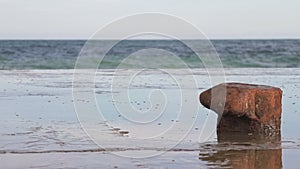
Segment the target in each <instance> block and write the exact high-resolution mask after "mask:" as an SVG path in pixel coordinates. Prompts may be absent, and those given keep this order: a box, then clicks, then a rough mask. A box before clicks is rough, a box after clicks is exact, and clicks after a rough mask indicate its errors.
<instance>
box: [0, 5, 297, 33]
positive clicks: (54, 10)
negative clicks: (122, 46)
mask: <svg viewBox="0 0 300 169" xmlns="http://www.w3.org/2000/svg"><path fill="white" fill-rule="evenodd" d="M299 7H300V1H299V0H0V21H1V26H0V38H1V39H28V38H30V39H44V38H47V39H49V38H50V39H78V38H80V39H86V38H88V37H90V36H91V35H92V34H93V33H94V32H95V31H97V30H98V29H99V28H101V27H102V26H104V25H105V24H107V23H109V22H111V21H112V20H115V19H118V18H120V17H123V16H126V15H131V14H135V13H140V12H162V13H168V14H172V15H175V16H179V17H181V18H184V19H186V20H187V21H189V22H191V23H192V24H194V25H196V26H197V27H198V28H199V29H201V30H202V31H203V32H204V33H205V34H206V35H207V36H208V37H209V38H219V39H224V38H300V10H299ZM121 29H122V28H120V30H121ZM173 29H174V28H173Z"/></svg>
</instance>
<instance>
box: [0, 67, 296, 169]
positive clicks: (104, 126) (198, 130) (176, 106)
mask: <svg viewBox="0 0 300 169" xmlns="http://www.w3.org/2000/svg"><path fill="white" fill-rule="evenodd" d="M85 71H87V70H82V72H81V75H80V76H82V77H85V73H86V72H85ZM121 71H122V72H123V73H125V74H126V72H127V74H131V72H130V70H121ZM169 72H171V73H172V75H173V76H176V77H178V78H179V79H182V80H184V79H185V78H186V77H190V76H192V74H193V75H195V76H194V77H195V80H196V88H189V87H190V86H188V85H184V86H181V87H180V89H181V90H180V91H181V92H191V93H194V94H195V95H199V94H200V93H201V92H202V91H204V90H205V89H207V88H209V87H211V85H212V84H211V83H210V77H209V76H208V75H207V73H206V71H205V70H204V69H193V70H192V74H187V73H186V71H182V70H180V69H174V70H170V71H169ZM114 77H116V73H115V70H112V69H104V70H99V71H98V72H97V73H96V76H95V77H94V80H95V83H94V88H93V91H94V95H93V96H94V99H95V100H86V99H81V98H80V97H73V92H74V88H73V85H72V78H73V70H1V71H0V78H1V80H0V86H1V89H0V100H1V101H0V166H1V167H0V168H178V169H179V168H230V167H237V166H241V167H242V166H244V165H247V166H249V167H248V168H251V166H253V167H254V168H260V166H263V165H261V164H262V163H272V162H273V163H274V164H275V166H276V165H277V166H278V168H281V166H280V165H282V167H283V168H297V165H298V158H299V156H300V130H299V120H300V110H299V108H300V69H297V68H280V69H275V68H234V69H225V80H226V82H243V83H254V84H264V85H272V86H276V87H280V88H281V89H282V90H283V100H282V101H283V111H282V130H281V141H278V142H267V143H259V142H255V141H254V142H253V141H252V142H250V141H249V142H247V143H240V142H224V143H218V141H217V135H216V131H215V126H216V123H217V116H216V115H215V113H214V112H212V111H210V110H208V109H205V108H204V107H203V106H201V105H200V103H199V100H197V99H198V98H190V99H193V100H195V99H196V100H197V102H198V103H199V105H198V106H199V111H198V112H197V114H196V115H195V116H194V115H191V116H190V115H189V114H188V115H187V116H182V117H181V116H180V117H181V118H178V115H177V114H176V113H175V112H176V111H178V110H180V107H181V104H180V102H185V101H186V102H188V100H178V98H180V93H178V91H179V90H178V89H179V88H178V86H177V85H176V83H175V81H174V79H172V78H170V76H169V75H168V74H166V73H163V72H159V71H154V70H148V71H143V72H142V73H141V74H140V75H139V76H137V77H136V78H135V79H134V80H132V81H133V82H132V85H131V87H130V96H131V98H130V101H129V102H126V100H120V99H119V100H118V99H114V97H115V98H118V89H120V88H122V84H116V85H115V86H114V87H115V89H116V90H112V84H113V82H112V80H113V79H114ZM125 78H126V76H125ZM82 83H84V82H82ZM83 85H84V84H83ZM118 85H119V86H118ZM76 87H77V88H80V86H76ZM125 87H126V86H125ZM82 89H84V88H82ZM152 90H162V91H164V92H165V93H166V95H165V96H167V101H168V103H169V104H165V105H161V104H160V103H162V102H163V101H160V99H161V97H157V98H154V101H156V102H155V104H153V103H152V104H151V103H150V102H149V98H147V97H145V96H148V94H149V92H151V91H152ZM78 92H82V95H83V96H84V94H85V92H86V91H85V90H78ZM93 101H95V102H96V103H97V105H96V106H97V108H98V110H100V111H101V116H102V117H101V118H96V117H90V116H89V117H87V118H83V117H84V114H81V115H78V114H77V113H76V111H75V107H74V103H75V104H79V105H81V107H80V110H78V109H77V111H81V112H84V111H86V112H89V110H90V109H91V107H92V106H94V105H91V102H93ZM129 103H130V106H132V107H134V109H135V110H137V111H140V112H144V113H145V114H147V112H149V111H151V110H152V109H153V111H154V110H156V109H157V111H158V110H160V109H161V110H162V112H163V113H162V114H158V116H157V118H156V119H153V120H152V121H151V122H148V123H146V122H145V123H138V124H137V123H132V121H129V120H128V119H126V118H124V114H122V110H123V109H122V110H121V112H120V110H119V109H118V108H116V105H117V106H119V108H120V107H121V108H122V106H125V107H126V106H128V104H129ZM124 111H125V112H126V110H124ZM179 113H180V112H179ZM181 113H184V112H181ZM125 115H126V113H125ZM99 116H100V114H99ZM82 118H83V119H82ZM136 118H138V117H137V116H136ZM149 118H151V117H149ZM99 119H100V120H99ZM186 121H191V123H186ZM82 123H84V124H85V125H84V126H83V125H82ZM174 124H178V125H177V126H179V127H178V128H175V129H174V130H170V132H167V133H164V132H165V131H166V130H167V131H168V129H170V128H172V127H173V125H174ZM175 126H176V125H175ZM86 128H88V129H86ZM87 130H88V132H87ZM260 155H261V156H260ZM274 155H275V156H274ZM141 157H145V158H141Z"/></svg>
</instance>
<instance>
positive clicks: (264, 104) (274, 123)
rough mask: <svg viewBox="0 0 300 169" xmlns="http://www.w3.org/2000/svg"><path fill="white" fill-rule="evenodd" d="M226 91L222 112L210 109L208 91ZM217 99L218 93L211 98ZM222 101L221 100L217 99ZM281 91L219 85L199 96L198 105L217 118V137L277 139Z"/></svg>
mask: <svg viewBox="0 0 300 169" xmlns="http://www.w3.org/2000/svg"><path fill="white" fill-rule="evenodd" d="M220 90H226V94H225V95H224V96H223V97H225V98H226V100H225V105H224V106H223V109H222V110H220V109H216V108H215V109H214V107H217V106H214V105H213V104H221V103H218V102H214V103H211V100H212V98H211V97H212V91H220ZM214 97H218V93H216V94H214ZM220 97H222V96H220ZM281 100H282V90H281V89H279V88H277V87H272V86H265V85H254V84H243V83H223V84H220V85H217V86H215V87H212V88H210V89H208V90H206V91H204V92H203V93H201V94H200V102H201V104H202V105H204V106H205V107H206V108H209V109H212V110H213V111H215V112H216V113H217V114H218V115H219V116H220V117H219V118H220V121H219V123H218V126H217V133H218V135H219V134H221V133H246V134H251V135H252V134H263V135H280V126H281V111H282V108H281V107H282V105H281Z"/></svg>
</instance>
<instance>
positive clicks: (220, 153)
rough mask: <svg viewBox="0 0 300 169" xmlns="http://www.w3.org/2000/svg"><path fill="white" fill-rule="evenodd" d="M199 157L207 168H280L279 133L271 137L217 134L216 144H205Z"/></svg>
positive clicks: (280, 149)
mask: <svg viewBox="0 0 300 169" xmlns="http://www.w3.org/2000/svg"><path fill="white" fill-rule="evenodd" d="M202 149H203V151H200V153H199V159H200V160H202V161H205V162H206V165H207V167H208V168H238V169H240V168H243V169H266V168H272V169H279V168H282V148H281V138H280V135H278V136H273V137H263V136H259V137H257V136H248V135H247V136H245V135H236V134H222V135H220V134H218V143H217V144H205V145H204V146H202Z"/></svg>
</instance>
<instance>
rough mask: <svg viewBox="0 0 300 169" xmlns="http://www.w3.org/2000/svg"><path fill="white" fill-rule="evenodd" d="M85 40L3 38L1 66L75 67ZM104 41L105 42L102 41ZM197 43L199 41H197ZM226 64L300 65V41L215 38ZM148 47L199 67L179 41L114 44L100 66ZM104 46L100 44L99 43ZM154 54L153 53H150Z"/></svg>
mask: <svg viewBox="0 0 300 169" xmlns="http://www.w3.org/2000/svg"><path fill="white" fill-rule="evenodd" d="M85 42H86V41H85V40H1V41H0V69H4V70H7V69H8V70H9V69H73V68H74V64H75V62H76V58H77V56H78V54H79V53H80V50H81V49H82V47H83V46H84V44H85ZM103 43H105V41H103ZM194 43H195V45H196V44H197V41H194ZM212 44H213V45H214V47H215V48H216V51H217V52H218V54H219V56H220V58H221V60H222V63H223V67H225V68H237V67H264V68H285V67H289V68H290V67H300V40H212ZM148 46H150V47H151V46H159V47H160V48H161V49H169V48H172V51H174V52H175V54H176V55H178V56H179V57H180V58H181V59H182V60H184V61H185V63H186V64H187V65H188V66H189V67H191V68H200V67H202V65H201V64H195V58H194V56H192V54H191V53H189V52H188V51H187V50H186V49H185V48H182V45H180V43H179V42H178V41H170V40H130V41H123V42H122V43H121V44H119V45H118V46H116V47H114V48H113V49H112V50H111V51H110V52H109V53H108V54H107V56H106V58H105V59H104V60H103V62H102V63H101V68H116V67H117V66H118V64H119V63H120V60H122V59H124V58H125V57H126V56H127V55H128V54H130V53H132V52H135V51H138V50H139V49H143V48H144V47H148ZM100 47H101V46H100ZM149 57H151V56H149Z"/></svg>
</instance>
